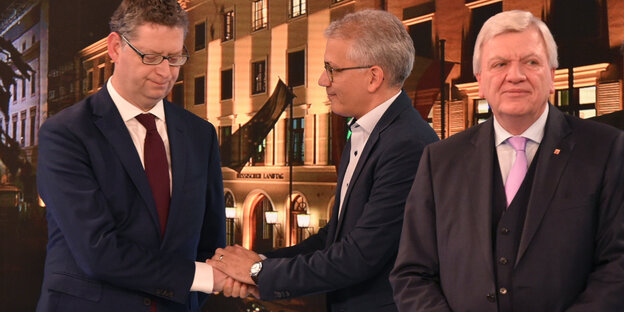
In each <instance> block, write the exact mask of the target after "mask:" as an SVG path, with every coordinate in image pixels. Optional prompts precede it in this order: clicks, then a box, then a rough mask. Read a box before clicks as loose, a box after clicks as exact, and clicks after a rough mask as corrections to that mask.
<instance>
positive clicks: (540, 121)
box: [494, 104, 550, 146]
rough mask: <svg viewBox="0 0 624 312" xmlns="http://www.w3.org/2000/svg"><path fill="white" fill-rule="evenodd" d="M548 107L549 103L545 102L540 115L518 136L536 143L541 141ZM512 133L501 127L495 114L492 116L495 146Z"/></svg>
mask: <svg viewBox="0 0 624 312" xmlns="http://www.w3.org/2000/svg"><path fill="white" fill-rule="evenodd" d="M549 109H550V105H548V104H546V109H544V112H542V115H540V117H539V118H537V120H536V121H535V122H534V123H533V124H532V125H531V126H530V127H529V128H528V129H526V130H524V132H522V134H520V136H522V137H525V138H527V139H529V140H531V141H533V142H535V143H537V144H539V143H541V142H542V139H543V138H544V128H546V120H547V119H548V110H549ZM512 136H513V135H512V134H511V133H509V132H507V130H505V129H504V128H503V126H501V125H500V123H498V120H496V116H495V117H494V138H495V142H494V143H495V144H496V145H495V146H499V145H501V144H503V142H505V140H507V139H508V138H510V137H512Z"/></svg>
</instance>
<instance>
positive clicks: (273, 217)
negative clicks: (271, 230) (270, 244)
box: [264, 211, 277, 224]
mask: <svg viewBox="0 0 624 312" xmlns="http://www.w3.org/2000/svg"><path fill="white" fill-rule="evenodd" d="M264 217H265V218H266V223H267V224H277V211H265V212H264Z"/></svg>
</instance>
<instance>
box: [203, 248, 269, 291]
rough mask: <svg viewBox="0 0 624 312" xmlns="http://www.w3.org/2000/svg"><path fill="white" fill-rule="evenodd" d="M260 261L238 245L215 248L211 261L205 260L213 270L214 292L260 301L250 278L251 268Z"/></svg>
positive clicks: (256, 256)
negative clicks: (249, 297) (251, 297)
mask: <svg viewBox="0 0 624 312" xmlns="http://www.w3.org/2000/svg"><path fill="white" fill-rule="evenodd" d="M259 261H262V258H260V256H259V255H258V254H257V253H255V252H253V251H251V250H247V249H245V248H244V247H242V246H240V245H234V246H227V247H225V248H217V250H215V254H214V256H213V257H212V259H208V260H206V263H208V264H210V265H211V266H212V268H213V278H214V287H213V288H214V291H215V292H219V291H222V292H223V295H224V296H226V297H239V298H246V297H248V296H249V295H252V296H254V297H256V298H258V299H260V291H259V290H258V287H257V286H256V283H255V282H254V281H253V279H252V278H251V275H250V272H251V266H252V265H253V264H254V263H256V262H259Z"/></svg>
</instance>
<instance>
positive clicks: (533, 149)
mask: <svg viewBox="0 0 624 312" xmlns="http://www.w3.org/2000/svg"><path fill="white" fill-rule="evenodd" d="M548 110H549V106H548V104H546V109H544V112H543V113H542V115H540V117H539V118H538V119H537V120H536V121H535V122H534V123H533V124H532V125H531V126H530V127H529V128H528V129H526V130H525V131H524V132H522V134H520V135H519V136H521V137H525V138H527V143H526V149H525V153H526V157H527V164H528V166H531V162H532V161H533V158H534V157H535V153H537V149H538V148H539V145H540V143H541V142H542V139H543V138H544V129H545V127H546V120H547V119H548ZM512 136H513V135H512V134H511V133H509V132H508V131H507V130H505V129H504V128H503V126H501V125H500V123H498V121H497V120H496V117H494V144H495V145H496V154H497V155H498V166H499V167H500V170H501V176H502V177H503V185H505V183H506V182H507V176H509V171H510V170H511V166H512V165H513V163H514V161H515V160H516V150H514V148H513V146H511V144H509V143H507V139H508V138H510V137H512Z"/></svg>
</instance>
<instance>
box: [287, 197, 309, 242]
mask: <svg viewBox="0 0 624 312" xmlns="http://www.w3.org/2000/svg"><path fill="white" fill-rule="evenodd" d="M307 211H308V203H307V202H306V201H305V198H304V197H303V196H301V195H295V197H294V198H293V201H292V205H291V207H290V241H291V245H296V244H298V243H300V242H301V241H303V240H304V239H305V237H304V235H305V234H304V233H305V231H304V229H302V228H300V227H299V225H298V224H297V215H299V214H304V213H307Z"/></svg>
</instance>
